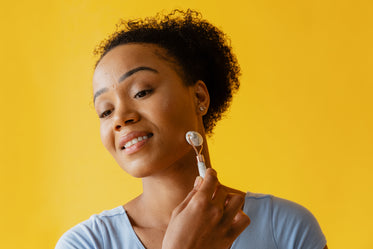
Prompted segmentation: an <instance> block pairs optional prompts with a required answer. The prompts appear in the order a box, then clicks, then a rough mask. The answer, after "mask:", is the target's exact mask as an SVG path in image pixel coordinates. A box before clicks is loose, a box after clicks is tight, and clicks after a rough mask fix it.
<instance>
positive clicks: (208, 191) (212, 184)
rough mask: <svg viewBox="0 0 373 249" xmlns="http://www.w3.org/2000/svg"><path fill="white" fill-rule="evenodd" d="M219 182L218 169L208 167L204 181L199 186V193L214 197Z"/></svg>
mask: <svg viewBox="0 0 373 249" xmlns="http://www.w3.org/2000/svg"><path fill="white" fill-rule="evenodd" d="M218 184H219V182H218V178H217V174H216V171H215V170H213V169H212V168H208V169H207V171H206V175H205V178H204V180H203V183H202V185H201V186H200V188H199V191H198V194H203V195H205V196H208V197H209V198H212V195H213V193H214V192H215V189H216V187H217V185H218Z"/></svg>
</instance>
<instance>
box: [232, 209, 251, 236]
mask: <svg viewBox="0 0 373 249" xmlns="http://www.w3.org/2000/svg"><path fill="white" fill-rule="evenodd" d="M248 225H250V218H249V216H247V215H246V214H245V213H244V212H243V211H242V210H239V211H238V212H237V214H236V216H235V217H234V218H233V223H232V225H231V228H230V229H229V231H228V234H227V235H228V236H230V237H232V238H237V237H238V235H240V234H241V233H242V231H243V230H245V228H246V227H247V226H248Z"/></svg>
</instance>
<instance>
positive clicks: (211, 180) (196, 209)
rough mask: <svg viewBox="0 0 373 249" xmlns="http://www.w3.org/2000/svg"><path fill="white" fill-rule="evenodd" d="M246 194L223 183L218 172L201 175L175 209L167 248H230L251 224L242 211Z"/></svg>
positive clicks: (166, 241) (168, 229) (211, 171)
mask: <svg viewBox="0 0 373 249" xmlns="http://www.w3.org/2000/svg"><path fill="white" fill-rule="evenodd" d="M243 203H244V196H242V195H241V194H238V193H231V192H230V191H229V189H228V188H226V187H224V186H222V185H220V183H219V181H218V179H217V176H216V171H215V170H213V169H208V170H207V171H206V176H205V179H204V180H202V178H201V177H197V179H196V184H195V187H194V189H193V190H192V191H191V192H190V193H189V194H188V196H187V197H186V198H185V200H184V201H183V202H182V203H181V204H180V205H179V206H177V207H176V208H175V210H174V211H173V213H172V216H171V220H170V223H169V225H168V227H167V230H166V233H165V236H164V239H163V243H162V248H163V249H182V248H183V249H184V248H193V249H198V248H203V249H206V248H208V249H212V248H214V249H220V248H222V249H227V248H230V246H231V245H232V243H233V241H234V240H235V239H236V238H237V237H238V235H239V234H240V233H241V232H242V231H243V230H244V229H245V228H246V227H247V226H248V225H249V224H250V219H249V217H248V216H247V215H246V214H245V213H243V212H242V210H241V207H242V205H243Z"/></svg>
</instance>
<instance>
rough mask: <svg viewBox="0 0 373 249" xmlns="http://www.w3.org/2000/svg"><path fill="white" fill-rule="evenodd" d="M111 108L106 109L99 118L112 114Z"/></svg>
mask: <svg viewBox="0 0 373 249" xmlns="http://www.w3.org/2000/svg"><path fill="white" fill-rule="evenodd" d="M111 112H112V111H111V110H106V111H104V112H102V113H101V114H100V115H99V118H105V117H107V116H109V115H110V114H111Z"/></svg>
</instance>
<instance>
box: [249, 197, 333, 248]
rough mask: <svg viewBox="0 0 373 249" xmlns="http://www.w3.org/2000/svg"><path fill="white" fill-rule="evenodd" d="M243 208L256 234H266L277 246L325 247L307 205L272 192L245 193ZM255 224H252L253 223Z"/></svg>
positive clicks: (323, 239)
mask: <svg viewBox="0 0 373 249" xmlns="http://www.w3.org/2000/svg"><path fill="white" fill-rule="evenodd" d="M244 211H245V212H246V213H247V214H248V216H249V217H250V219H251V221H252V224H250V225H249V227H248V229H250V227H251V229H252V230H254V231H255V232H254V233H255V234H258V235H259V234H266V235H267V241H272V243H273V244H275V245H276V246H277V247H278V248H320V249H322V248H324V246H325V244H326V239H325V236H324V234H323V233H322V231H321V228H320V226H319V223H318V222H317V220H316V218H315V217H314V215H313V214H312V213H311V212H310V211H309V210H308V209H306V208H305V207H303V206H301V205H299V204H297V203H295V202H292V201H289V200H285V199H282V198H278V197H275V196H273V195H266V194H256V193H250V192H248V193H246V197H245V207H244ZM252 225H253V226H252Z"/></svg>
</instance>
